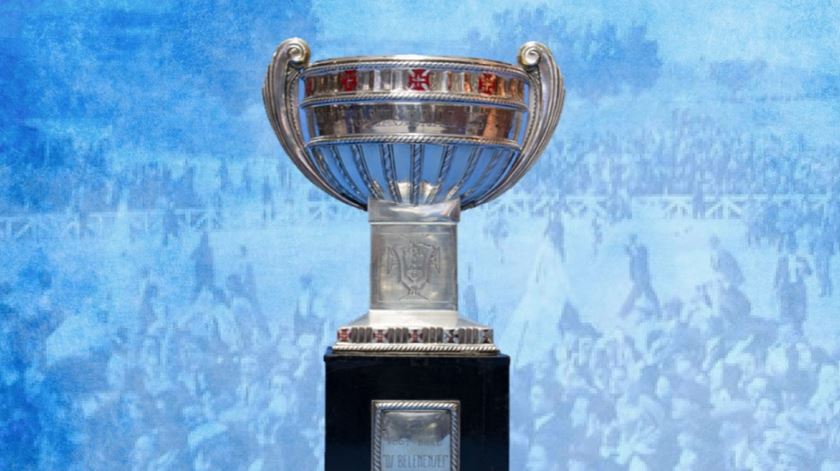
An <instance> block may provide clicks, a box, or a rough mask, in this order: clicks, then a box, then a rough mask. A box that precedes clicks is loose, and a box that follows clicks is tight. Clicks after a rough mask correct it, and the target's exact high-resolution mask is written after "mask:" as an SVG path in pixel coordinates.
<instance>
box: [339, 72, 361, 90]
mask: <svg viewBox="0 0 840 471" xmlns="http://www.w3.org/2000/svg"><path fill="white" fill-rule="evenodd" d="M358 83H359V78H358V76H357V74H356V71H355V70H345V71H344V72H342V73H341V89H342V90H344V91H345V92H353V91H356V85H358Z"/></svg>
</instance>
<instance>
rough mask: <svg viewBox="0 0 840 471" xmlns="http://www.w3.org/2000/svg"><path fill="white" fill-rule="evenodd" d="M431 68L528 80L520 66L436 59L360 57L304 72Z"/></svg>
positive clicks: (310, 67) (307, 74) (309, 75)
mask: <svg viewBox="0 0 840 471" xmlns="http://www.w3.org/2000/svg"><path fill="white" fill-rule="evenodd" d="M383 68H387V69H415V68H422V69H430V70H442V71H446V72H487V73H490V72H492V73H495V74H498V75H503V76H506V77H507V78H519V79H522V80H528V75H527V74H526V73H525V72H524V71H523V70H522V69H520V68H518V67H516V66H514V65H509V66H505V65H502V64H487V63H472V64H470V63H468V62H466V63H465V62H445V61H435V60H414V61H409V60H400V59H388V60H364V58H360V59H359V60H358V61H349V62H342V63H340V64H333V63H318V62H315V63H313V64H312V65H310V66H309V67H307V68H306V70H305V71H304V72H303V77H304V78H306V77H312V76H315V75H323V74H328V73H331V72H340V71H342V70H348V69H355V70H377V69H383Z"/></svg>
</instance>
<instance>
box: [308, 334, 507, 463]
mask: <svg viewBox="0 0 840 471" xmlns="http://www.w3.org/2000/svg"><path fill="white" fill-rule="evenodd" d="M324 362H325V363H326V386H325V387H326V443H325V461H324V463H325V467H324V469H325V470H326V471H381V470H386V469H441V470H443V469H445V470H447V471H457V470H464V471H471V470H482V471H508V469H509V468H508V463H509V461H508V459H509V458H508V449H509V423H508V420H509V368H510V357H508V356H507V355H502V354H499V353H496V354H493V355H460V356H456V355H437V354H434V355H429V354H423V355H393V354H373V353H366V354H352V353H341V354H339V353H337V352H335V350H334V349H328V350H327V353H326V355H325V356H324Z"/></svg>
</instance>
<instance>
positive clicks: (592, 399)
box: [511, 227, 840, 471]
mask: <svg viewBox="0 0 840 471" xmlns="http://www.w3.org/2000/svg"><path fill="white" fill-rule="evenodd" d="M805 231H806V227H797V228H796V230H795V231H793V232H792V233H791V234H790V235H787V236H780V237H781V238H782V239H783V246H782V247H781V250H779V248H778V247H776V244H775V243H772V244H769V247H766V248H765V249H764V250H769V251H770V253H773V254H776V253H778V263H777V265H776V268H775V271H774V272H773V273H770V274H768V276H771V277H772V279H773V286H774V290H773V295H774V296H775V298H776V303H775V305H776V306H777V308H776V309H775V310H774V311H771V312H753V308H752V305H753V303H752V302H751V300H750V299H749V298H748V296H747V295H746V294H745V292H744V290H743V285H744V283H746V282H747V280H746V279H745V276H744V273H743V271H742V269H741V265H740V262H739V260H738V257H737V256H736V255H733V253H732V252H730V251H729V250H727V248H726V247H725V246H724V245H723V243H722V242H721V240H720V239H719V238H717V237H716V236H712V237H711V238H710V240H709V259H708V260H709V262H708V263H709V268H710V269H711V270H710V271H711V272H712V273H714V276H713V277H712V278H711V279H709V280H708V281H706V282H704V283H702V284H699V285H697V286H696V288H695V291H694V292H692V293H685V296H684V297H674V298H670V299H666V300H664V301H663V302H660V299H659V298H658V296H657V294H656V290H655V286H654V284H653V283H652V281H651V273H650V268H649V263H648V262H649V260H648V257H649V256H650V257H653V256H656V255H655V254H650V253H649V252H648V248H647V246H646V245H645V244H644V242H643V241H641V240H640V239H639V237H638V236H636V235H635V234H631V235H630V238H629V240H628V243H627V245H626V252H627V258H628V275H629V278H630V281H631V286H632V288H631V291H630V293H629V294H628V296H627V300H626V302H625V303H624V305H623V306H622V307H621V310H620V312H619V313H618V315H617V316H616V317H617V319H619V321H618V322H616V324H615V329H614V330H611V331H603V330H598V329H596V328H595V327H593V326H592V325H591V324H589V323H587V322H584V321H582V320H581V316H580V314H579V312H578V311H577V309H576V307H575V306H573V305H571V304H567V305H565V306H564V307H563V308H562V315H561V317H560V320H559V322H558V325H557V329H558V333H559V335H558V337H557V341H556V343H554V344H553V345H552V348H551V352H550V354H548V355H547V356H546V357H545V358H543V359H542V360H541V361H538V362H536V363H535V364H531V365H528V366H526V367H523V368H520V369H518V370H516V371H514V373H513V374H514V379H513V381H512V384H513V385H514V390H513V391H512V394H511V398H512V408H513V410H512V417H513V422H512V425H513V428H512V441H513V447H512V454H513V456H512V459H513V462H522V463H527V469H529V470H532V471H559V470H566V469H568V470H594V469H597V470H623V469H629V470H639V471H644V470H654V469H663V470H664V469H669V470H670V469H674V470H679V471H690V470H709V469H720V470H732V471H747V470H749V471H765V470H779V471H781V470H786V471H796V470H798V471H810V470H824V471H828V470H840V348H836V347H830V348H827V347H825V346H818V345H814V344H812V343H811V342H810V341H809V339H808V337H807V336H806V335H805V334H804V331H803V324H804V322H805V321H806V319H807V317H808V306H809V301H810V302H813V301H814V299H815V294H817V293H815V292H814V291H815V290H813V287H814V286H813V285H814V280H813V279H812V278H813V277H812V275H813V269H812V265H814V264H817V265H822V266H823V267H824V268H823V271H824V273H825V278H822V277H820V278H819V279H818V280H817V283H816V284H817V290H816V291H817V292H818V296H821V297H822V296H833V294H832V292H831V279H830V273H829V271H830V268H829V267H830V263H831V261H830V255H828V259H823V260H820V259H819V257H820V256H824V255H826V253H827V251H828V250H830V251H831V253H833V251H834V250H836V249H838V248H840V243H839V242H840V241H838V240H837V233H831V234H830V236H831V237H830V238H828V239H825V240H820V241H819V243H824V244H825V246H826V247H827V248H826V249H825V251H822V252H819V251H820V250H823V249H818V252H819V253H818V254H817V255H816V256H815V255H814V252H812V253H811V254H810V255H809V254H808V253H807V251H802V250H800V249H799V248H798V246H797V243H796V237H795V235H796V234H797V233H802V232H805ZM556 232H557V230H556V229H554V230H549V231H547V234H548V235H550V234H552V233H554V234H556ZM554 240H555V242H554V246H555V248H556V249H557V250H558V251H559V250H561V247H562V246H561V245H558V244H557V242H556V235H555V236H554ZM653 250H654V251H655V247H654V249H653ZM809 287H810V288H809Z"/></svg>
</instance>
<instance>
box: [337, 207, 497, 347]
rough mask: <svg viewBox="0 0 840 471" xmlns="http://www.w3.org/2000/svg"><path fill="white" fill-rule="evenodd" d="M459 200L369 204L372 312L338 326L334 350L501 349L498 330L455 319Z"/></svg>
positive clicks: (456, 311)
mask: <svg viewBox="0 0 840 471" xmlns="http://www.w3.org/2000/svg"><path fill="white" fill-rule="evenodd" d="M460 213H461V203H460V200H457V199H455V200H450V201H445V202H443V203H438V204H430V205H407V204H398V203H392V202H387V201H382V200H376V199H370V200H369V201H368V214H369V220H370V239H371V257H370V311H369V312H368V313H367V314H366V315H364V316H362V317H361V318H359V319H357V320H356V321H354V322H352V323H351V324H350V325H347V326H344V327H341V328H339V329H338V341H337V342H336V344H335V346H334V347H333V351H336V352H342V351H343V352H347V351H351V352H373V351H377V352H390V351H393V352H451V353H458V352H471V353H491V354H494V353H496V352H497V351H498V349H497V348H496V346H495V345H494V344H493V329H491V328H490V327H488V326H483V325H480V324H477V323H475V322H472V321H470V320H468V319H464V318H462V317H460V316H459V315H458V256H457V254H458V238H457V228H458V220H459V219H460Z"/></svg>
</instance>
